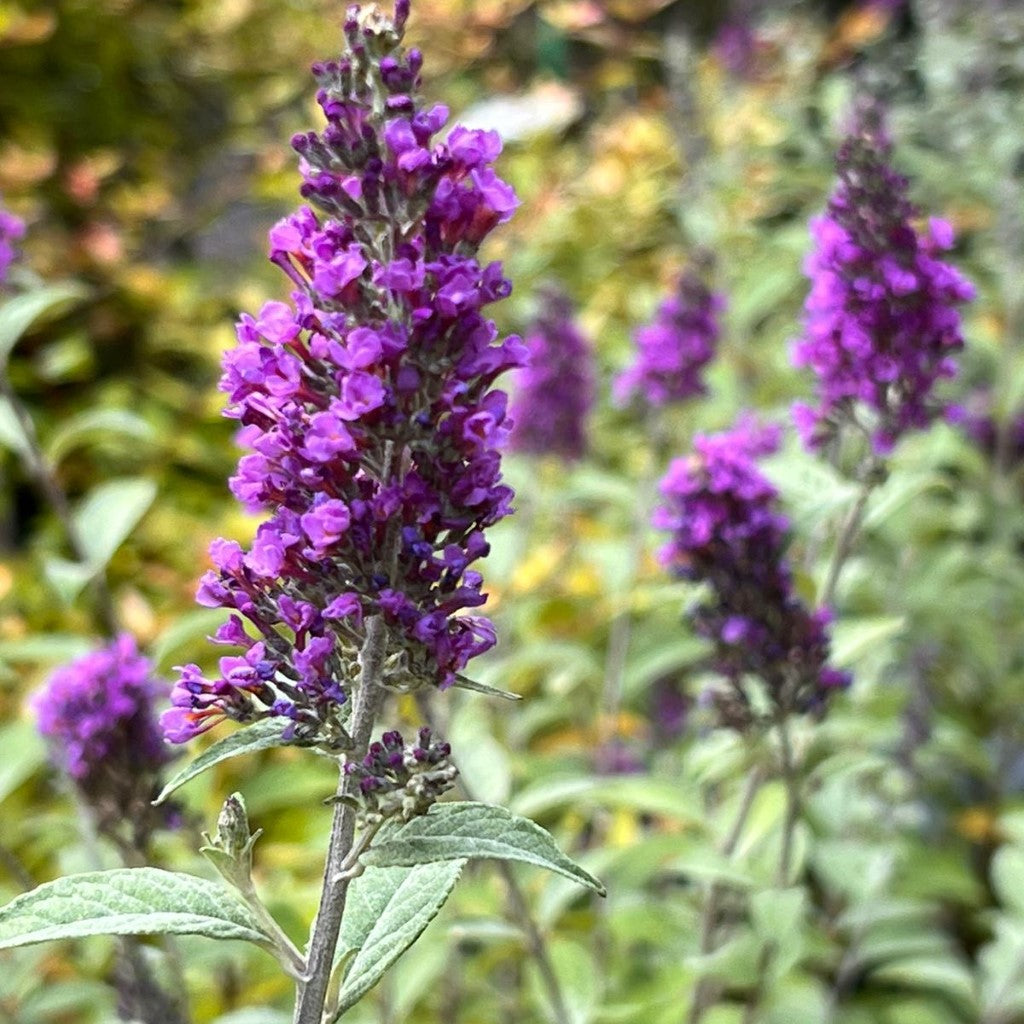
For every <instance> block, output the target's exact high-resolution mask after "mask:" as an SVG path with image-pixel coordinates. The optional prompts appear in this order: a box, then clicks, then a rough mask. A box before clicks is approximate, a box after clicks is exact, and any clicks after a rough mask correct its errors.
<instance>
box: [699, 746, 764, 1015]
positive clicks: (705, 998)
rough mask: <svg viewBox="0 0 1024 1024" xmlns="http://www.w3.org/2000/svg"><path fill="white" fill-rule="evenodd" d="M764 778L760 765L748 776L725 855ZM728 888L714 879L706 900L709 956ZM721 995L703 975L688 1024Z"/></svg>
mask: <svg viewBox="0 0 1024 1024" xmlns="http://www.w3.org/2000/svg"><path fill="white" fill-rule="evenodd" d="M763 781H764V771H763V769H762V768H761V767H760V766H758V767H755V768H754V770H753V771H752V772H751V773H750V775H749V776H748V777H747V784H746V787H745V789H744V790H743V795H742V796H741V797H740V805H739V809H738V810H737V812H736V818H735V820H734V821H733V824H732V828H731V829H730V830H729V834H728V835H727V836H726V838H725V842H724V843H723V844H722V849H721V853H722V856H723V857H731V856H732V855H733V853H735V851H736V846H737V845H738V844H739V841H740V836H742V835H743V829H744V827H745V826H746V824H747V819H748V818H749V817H750V809H751V808H752V807H753V806H754V797H756V796H757V792H758V790H759V789H760V788H761V783H762V782H763ZM725 891H726V887H725V886H724V885H722V884H721V883H720V882H713V883H712V885H711V889H710V890H709V892H708V898H707V900H706V902H705V903H704V910H703V913H702V914H701V919H700V952H701V955H702V956H707V955H708V954H709V953H713V952H714V950H715V928H716V925H717V924H718V915H719V911H720V910H721V903H722V897H723V896H724V895H725ZM716 996H717V986H716V985H715V984H714V982H713V981H712V980H711V979H710V978H707V977H701V978H700V980H699V981H698V982H697V991H696V992H695V993H694V994H693V1001H692V1002H691V1003H690V1009H689V1012H688V1013H687V1015H686V1024H699V1022H700V1021H701V1020H702V1019H703V1017H704V1014H705V1013H706V1012H707V1011H708V1010H709V1009H710V1008H711V1006H712V1004H713V1003H714V1001H715V998H716Z"/></svg>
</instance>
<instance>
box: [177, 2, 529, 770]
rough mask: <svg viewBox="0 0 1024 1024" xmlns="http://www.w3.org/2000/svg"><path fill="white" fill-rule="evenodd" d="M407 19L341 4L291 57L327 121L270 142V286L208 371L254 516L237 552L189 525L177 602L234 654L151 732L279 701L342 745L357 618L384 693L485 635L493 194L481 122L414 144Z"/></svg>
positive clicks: (515, 356)
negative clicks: (274, 160)
mask: <svg viewBox="0 0 1024 1024" xmlns="http://www.w3.org/2000/svg"><path fill="white" fill-rule="evenodd" d="M408 13H409V4H408V2H407V0H405V2H403V0H400V2H399V3H398V4H397V5H396V11H395V16H394V18H393V19H389V18H386V17H384V16H383V15H382V14H380V13H379V12H378V11H377V9H376V8H371V9H368V10H366V11H360V10H359V8H357V7H353V8H350V9H349V11H348V14H347V17H346V20H345V27H344V28H345V38H346V43H347V45H346V48H345V52H344V54H343V55H342V57H341V58H340V59H339V60H332V61H327V62H325V63H319V64H316V65H314V67H313V73H314V75H315V77H316V81H317V84H318V92H317V99H318V101H319V104H320V106H321V108H322V110H323V112H324V114H325V116H326V119H327V124H326V127H324V128H323V129H322V130H321V131H319V132H309V133H307V134H302V135H298V136H296V137H295V138H294V139H293V140H292V144H293V146H294V148H295V149H296V150H297V151H298V153H299V155H300V170H301V173H302V177H303V184H302V188H301V192H302V195H303V196H304V197H305V198H306V199H307V200H308V201H309V202H310V204H311V206H304V207H302V208H300V209H299V210H298V212H296V213H295V214H293V215H292V216H290V217H287V218H286V219H284V220H283V221H281V222H280V223H279V224H277V226H276V227H274V228H273V230H272V231H271V232H270V259H271V260H272V262H274V263H275V264H277V265H278V266H279V267H280V268H281V269H282V270H283V271H284V273H285V274H286V275H287V276H288V278H289V280H290V281H291V283H292V285H293V286H294V287H293V290H292V292H291V300H290V302H268V303H267V304H266V305H264V306H263V308H262V309H261V310H260V311H259V312H258V313H257V314H256V315H255V316H249V315H243V317H242V318H241V322H240V323H239V325H238V345H237V346H236V347H235V348H234V349H233V350H232V351H230V352H228V353H227V355H226V357H225V359H224V376H223V378H222V381H221V387H222V389H223V390H224V391H225V392H226V393H227V395H228V407H227V413H226V414H227V415H228V416H229V417H233V418H234V419H236V420H238V422H239V423H240V424H241V430H240V432H239V440H240V443H241V444H242V445H243V446H244V447H245V448H247V449H248V454H245V455H244V456H243V457H242V459H241V461H240V462H239V464H238V472H237V474H236V475H235V476H234V477H233V478H232V480H231V489H232V491H233V493H234V495H235V497H236V498H237V499H238V500H239V501H240V502H241V503H242V504H243V505H244V506H245V508H247V509H249V510H250V511H253V512H258V513H262V514H263V515H264V516H265V517H266V518H265V519H264V521H263V522H262V524H261V525H260V526H259V528H258V530H257V532H256V537H255V540H254V541H253V542H252V544H251V545H250V546H249V547H248V549H245V548H243V547H242V546H241V545H240V544H238V543H236V542H235V541H231V540H217V541H215V542H214V543H213V545H212V547H211V549H210V554H211V558H212V561H213V566H214V567H213V569H212V570H211V571H209V572H208V573H207V574H206V575H205V576H204V577H203V579H202V581H201V583H200V587H199V592H198V600H199V602H200V604H203V605H208V606H211V607H219V608H226V609H229V610H230V611H231V612H232V614H231V616H230V618H229V621H228V622H227V624H226V625H225V626H223V627H222V628H221V629H219V630H218V631H217V633H216V635H215V637H214V639H215V640H216V641H217V642H220V643H225V644H230V645H234V646H236V647H240V648H242V652H241V653H240V654H237V655H231V656H229V657H225V658H222V659H221V662H220V673H219V675H218V676H217V677H215V678H213V679H209V678H206V677H204V675H203V674H202V672H201V671H200V670H199V668H198V667H197V666H195V665H187V666H185V667H184V668H183V669H182V670H181V678H180V681H179V682H178V684H177V686H176V687H175V689H174V693H173V698H172V700H173V704H174V707H173V708H172V710H171V711H169V712H168V713H167V714H166V715H165V716H164V719H163V723H164V728H165V731H166V734H167V736H168V738H169V739H171V740H172V741H175V742H182V741H185V740H188V739H190V738H191V737H193V736H195V735H196V734H197V733H200V732H203V731H204V730H206V729H208V728H209V727H210V726H212V725H214V724H215V723H216V722H218V721H221V720H222V719H224V718H231V719H234V720H236V721H239V722H251V721H254V720H256V719H259V718H265V717H268V716H279V717H281V718H283V719H284V720H285V721H286V735H288V736H290V737H291V738H292V739H293V740H294V741H296V742H308V743H317V744H320V745H322V746H324V747H327V748H330V749H339V750H341V749H346V748H347V746H348V745H349V743H350V737H349V736H348V735H347V733H346V731H345V728H344V725H343V721H342V719H343V714H342V713H341V710H340V705H342V704H343V703H344V702H345V701H346V700H347V697H348V689H347V681H348V680H351V679H354V678H357V676H358V664H357V662H358V652H359V650H360V648H361V646H362V643H363V639H364V636H365V632H364V623H365V622H366V621H367V620H368V619H370V617H378V616H379V617H380V619H381V621H382V622H383V624H384V627H385V629H386V638H385V647H386V652H385V657H386V663H385V671H384V683H385V684H386V685H388V686H390V687H392V688H397V689H414V688H416V687H418V686H421V685H427V684H429V685H435V686H439V687H447V686H449V685H451V684H453V683H454V682H455V681H456V679H457V677H458V675H459V674H460V673H461V671H462V670H463V668H464V667H465V666H466V664H467V662H468V661H469V660H470V659H471V658H473V657H475V656H476V655H478V654H480V653H482V652H483V651H486V650H487V649H488V648H489V647H491V646H492V645H493V644H494V642H495V634H494V629H493V627H492V625H491V623H490V622H489V621H488V620H487V619H486V618H483V617H480V616H476V615H471V614H462V613H463V612H464V611H466V610H468V609H473V608H476V607H478V606H480V605H482V604H483V603H484V601H485V594H484V593H483V592H482V583H483V581H482V577H481V575H480V573H479V572H478V571H477V570H476V569H475V568H473V563H474V562H476V561H477V560H478V559H479V558H481V557H482V556H483V555H485V554H487V551H488V543H487V540H486V539H485V536H484V531H485V529H486V528H487V527H488V526H491V525H492V524H493V523H496V522H497V521H498V520H500V519H501V518H503V517H504V516H506V515H508V514H509V512H510V511H511V504H510V503H511V500H512V492H511V490H510V489H509V488H508V487H507V486H505V485H504V484H503V483H502V480H501V472H500V470H501V458H500V454H499V447H500V445H501V444H502V443H503V441H504V439H505V435H506V433H507V429H508V428H507V423H506V417H505V407H506V396H505V394H504V393H503V392H501V391H498V390H495V389H494V388H493V387H492V385H493V383H494V381H495V379H496V378H497V377H498V376H499V375H500V374H501V373H503V372H504V371H505V370H507V369H510V368H511V367H514V366H518V365H521V363H522V361H523V358H524V348H523V344H522V342H521V341H520V339H518V338H516V337H508V338H499V336H498V331H497V329H496V327H495V325H494V323H493V321H491V320H490V319H488V318H487V316H486V315H485V314H484V312H483V311H484V308H485V307H486V306H487V305H488V304H489V303H491V302H495V301H496V300H498V299H502V298H504V297H506V296H507V295H508V294H509V292H510V290H511V286H510V284H509V282H508V280H506V278H505V276H504V274H503V273H502V268H501V266H500V264H498V263H490V264H487V265H482V264H481V263H480V262H479V261H478V259H477V256H476V253H477V250H478V248H479V246H480V243H481V242H482V241H483V240H484V238H485V237H486V236H487V235H488V233H489V232H490V231H491V230H492V229H493V228H494V227H496V226H497V225H498V224H501V223H502V222H504V221H506V220H508V218H509V217H510V216H511V215H512V213H513V211H514V209H515V207H516V205H517V201H516V198H515V195H514V193H513V191H512V189H511V188H510V187H509V186H508V185H507V184H505V182H503V181H502V180H501V179H500V178H499V177H498V176H497V175H496V174H495V172H494V170H493V168H492V163H493V161H494V160H495V158H496V157H497V156H498V154H499V152H500V150H501V143H500V139H499V137H498V135H497V134H496V133H495V132H485V131H469V130H467V129H465V128H461V127H455V128H453V129H451V131H449V132H448V134H447V137H446V138H445V139H444V141H439V140H438V136H439V133H440V132H441V130H442V128H443V127H444V125H445V123H446V121H447V119H448V111H447V110H446V109H445V108H444V107H442V106H432V107H430V106H424V105H423V104H422V103H421V101H420V99H419V98H418V95H417V89H418V85H419V77H420V67H421V64H422V57H421V55H420V53H419V51H417V50H410V51H408V52H406V51H404V50H403V49H402V48H401V46H400V43H401V37H402V32H403V29H404V25H405V21H406V18H407V17H408ZM244 621H247V622H248V623H249V626H250V629H249V630H247V629H245V628H244V626H243V622H244Z"/></svg>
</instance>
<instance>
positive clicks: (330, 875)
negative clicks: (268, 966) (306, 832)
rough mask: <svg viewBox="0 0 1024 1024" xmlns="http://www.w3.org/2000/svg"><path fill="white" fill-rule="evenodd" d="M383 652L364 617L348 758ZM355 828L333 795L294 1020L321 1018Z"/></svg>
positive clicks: (374, 698)
mask: <svg viewBox="0 0 1024 1024" xmlns="http://www.w3.org/2000/svg"><path fill="white" fill-rule="evenodd" d="M386 653H387V631H386V630H385V628H384V620H383V619H382V618H381V617H380V616H379V615H375V616H373V617H372V618H370V619H368V620H367V624H366V640H365V642H364V643H363V649H362V653H361V655H360V664H361V671H360V675H359V687H358V689H357V690H356V693H355V698H354V701H355V703H354V707H353V710H352V722H351V724H350V726H349V732H350V734H351V736H352V741H353V750H352V752H351V755H350V756H351V757H352V758H359V757H362V756H363V755H364V754H365V753H366V750H367V747H368V746H369V745H370V737H371V735H372V733H373V727H374V723H375V721H376V718H377V710H378V708H379V707H380V702H381V697H382V690H381V686H380V679H381V673H382V671H383V667H384V659H385V655H386ZM353 786H354V781H353V778H352V776H350V775H346V774H344V772H342V774H341V777H340V779H339V781H338V796H339V797H347V796H350V795H351V791H352V789H353ZM355 831H356V814H355V810H354V809H353V808H352V807H351V806H350V805H349V804H348V803H347V802H346V801H344V800H338V801H337V802H336V803H335V805H334V821H333V824H332V825H331V842H330V847H329V848H328V853H327V863H326V865H325V867H324V884H323V891H322V892H321V895H320V909H319V910H318V911H317V915H316V923H315V925H314V926H313V937H312V938H311V939H310V942H309V950H308V954H307V957H306V963H307V965H308V966H307V971H306V977H305V979H304V980H302V981H300V982H299V986H298V991H297V993H296V998H295V1015H294V1018H293V1020H294V1024H321V1022H322V1017H323V1011H324V1004H325V1002H326V1000H327V989H328V986H329V985H330V980H331V973H332V971H333V968H334V951H335V948H336V947H337V945H338V934H339V932H340V930H341V918H342V915H343V914H344V913H345V900H346V898H347V896H348V887H349V883H350V882H351V880H352V876H351V874H350V873H348V872H345V871H342V867H343V865H344V864H345V862H346V861H347V859H348V857H349V854H350V853H351V850H352V845H353V842H354V840H355Z"/></svg>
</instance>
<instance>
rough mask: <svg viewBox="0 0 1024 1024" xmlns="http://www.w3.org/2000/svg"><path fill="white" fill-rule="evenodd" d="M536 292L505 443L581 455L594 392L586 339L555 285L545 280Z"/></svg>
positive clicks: (521, 449) (540, 452)
mask: <svg viewBox="0 0 1024 1024" xmlns="http://www.w3.org/2000/svg"><path fill="white" fill-rule="evenodd" d="M539 298H540V310H539V312H538V315H537V318H536V320H535V322H534V324H533V327H532V328H531V330H530V332H529V334H528V335H527V336H526V348H527V351H528V352H529V355H528V357H527V358H528V362H527V365H526V368H525V369H523V370H521V371H520V372H519V374H518V388H517V390H516V393H515V404H514V405H513V407H512V432H511V434H510V437H509V448H510V449H511V450H512V451H518V452H526V453H528V454H531V455H546V454H551V455H557V456H559V457H560V458H563V459H566V460H573V459H581V458H583V456H584V454H585V452H586V448H587V429H586V420H587V416H588V414H589V413H590V409H591V406H592V405H593V404H594V394H595V386H594V371H593V366H592V356H591V352H590V344H589V342H588V341H587V339H586V338H585V337H584V336H583V334H582V333H581V331H580V329H579V328H578V327H577V326H576V324H575V323H574V322H573V318H572V303H571V302H570V300H569V297H568V296H567V295H566V294H565V293H564V292H563V291H562V290H561V289H560V288H558V287H557V286H554V285H549V286H547V287H546V288H544V289H542V291H541V292H540V295H539Z"/></svg>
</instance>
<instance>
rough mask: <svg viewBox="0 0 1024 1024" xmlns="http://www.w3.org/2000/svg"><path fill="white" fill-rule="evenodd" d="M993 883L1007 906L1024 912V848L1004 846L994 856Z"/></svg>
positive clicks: (1000, 898) (1017, 911)
mask: <svg viewBox="0 0 1024 1024" xmlns="http://www.w3.org/2000/svg"><path fill="white" fill-rule="evenodd" d="M990 871H991V876H992V885H993V886H994V887H995V890H996V892H997V893H998V895H999V900H1000V902H1001V903H1002V904H1003V906H1005V907H1009V908H1011V909H1012V910H1014V911H1016V913H1018V914H1021V913H1024V849H1021V848H1020V847H1019V846H1009V845H1008V846H1002V847H1000V848H999V849H998V850H997V851H996V855H995V856H994V857H993V858H992V867H991V869H990Z"/></svg>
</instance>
